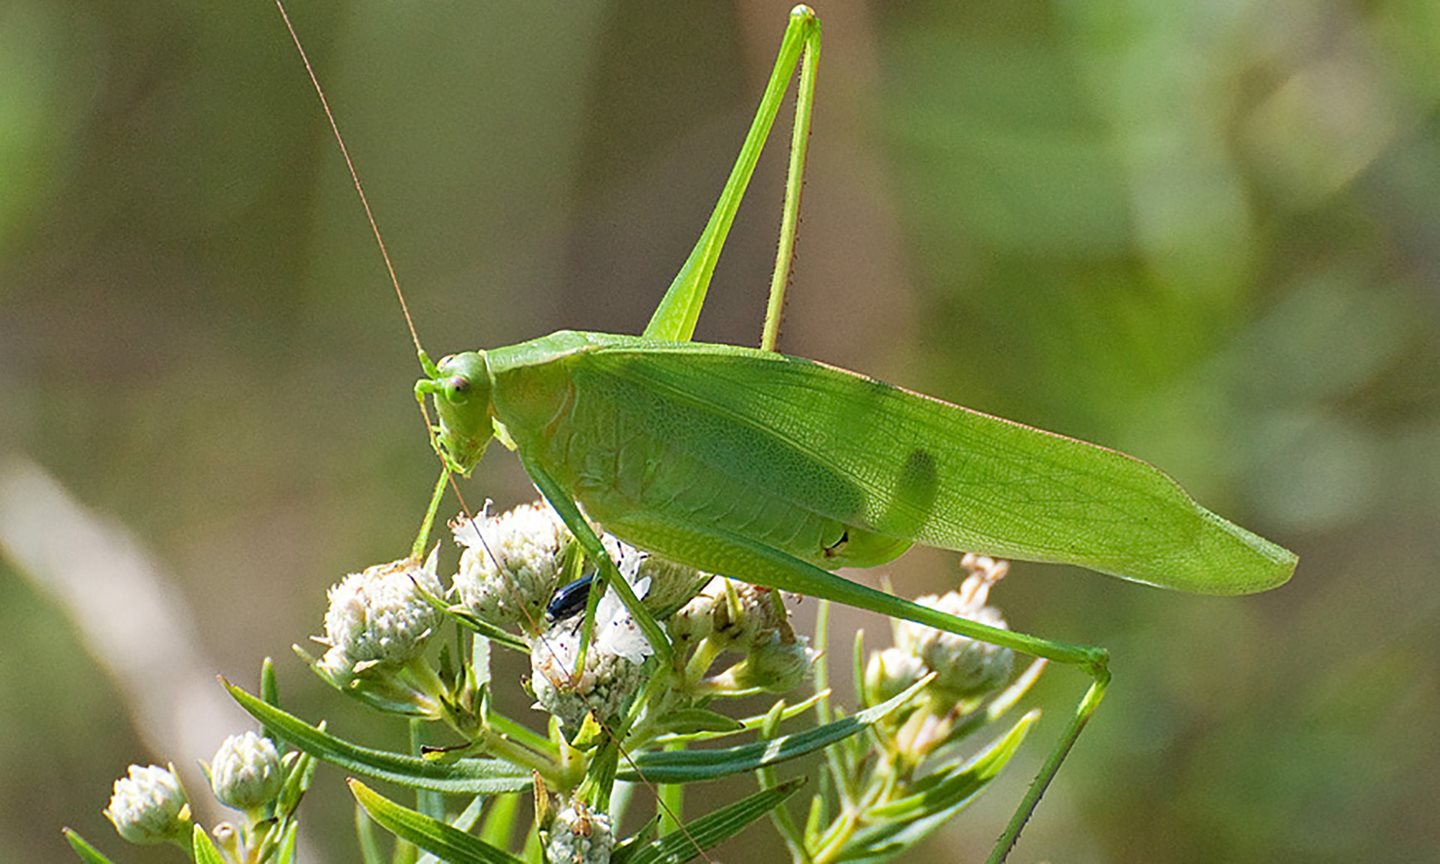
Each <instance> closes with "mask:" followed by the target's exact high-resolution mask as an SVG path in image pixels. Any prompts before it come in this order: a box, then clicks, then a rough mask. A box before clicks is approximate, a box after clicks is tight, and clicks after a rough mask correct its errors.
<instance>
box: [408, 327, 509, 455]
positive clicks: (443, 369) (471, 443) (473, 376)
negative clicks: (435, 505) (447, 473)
mask: <svg viewBox="0 0 1440 864" xmlns="http://www.w3.org/2000/svg"><path fill="white" fill-rule="evenodd" d="M424 362H425V360H424V359H422V363H424ZM426 373H427V374H428V375H429V376H430V377H428V378H422V379H421V380H420V381H418V382H416V384H415V393H416V395H417V396H418V397H420V398H421V399H424V397H425V396H426V395H427V394H428V395H430V396H431V397H433V398H434V402H435V413H436V414H437V415H438V416H439V419H440V428H439V430H438V431H437V434H436V445H437V446H438V448H439V450H440V455H441V456H442V457H443V458H444V459H445V464H446V465H447V466H448V467H449V468H450V470H452V471H454V472H456V473H457V474H461V475H463V476H469V474H470V472H471V471H473V470H474V469H475V466H476V465H477V464H479V462H480V457H481V456H484V455H485V447H486V445H488V444H489V443H490V439H491V438H493V437H494V435H495V427H494V421H493V419H492V418H493V413H492V412H493V410H494V406H493V404H492V403H491V401H490V370H489V368H488V367H487V366H486V365H485V352H483V351H466V352H464V353H461V354H451V355H450V356H448V357H445V358H442V359H441V360H440V362H439V363H438V364H433V365H428V364H427V368H426Z"/></svg>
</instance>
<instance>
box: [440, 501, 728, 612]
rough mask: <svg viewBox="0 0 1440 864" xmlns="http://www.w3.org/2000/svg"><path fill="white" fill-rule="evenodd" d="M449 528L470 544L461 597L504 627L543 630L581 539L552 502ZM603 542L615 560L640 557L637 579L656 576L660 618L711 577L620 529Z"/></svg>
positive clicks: (651, 598) (653, 601)
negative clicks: (639, 545)
mask: <svg viewBox="0 0 1440 864" xmlns="http://www.w3.org/2000/svg"><path fill="white" fill-rule="evenodd" d="M450 529H451V531H452V532H454V534H455V541H456V542H457V543H459V544H460V545H462V546H464V547H465V551H464V552H463V553H462V554H461V556H460V569H459V572H457V573H456V574H455V579H454V585H455V591H456V594H457V595H458V596H459V599H460V602H461V603H463V604H464V605H465V607H466V608H468V609H469V610H470V611H471V612H473V613H474V614H475V616H476V617H478V618H480V619H481V620H483V621H486V622H488V623H491V624H494V625H496V626H498V627H506V628H519V629H520V630H522V631H524V632H526V633H529V634H532V635H534V634H536V633H538V632H539V631H540V630H541V629H542V628H544V627H545V626H546V625H547V623H548V622H547V621H546V618H545V609H546V607H547V606H548V605H549V603H550V598H551V597H553V596H554V595H555V591H556V589H558V588H559V587H560V586H561V585H562V584H564V582H565V581H566V579H565V576H566V574H565V562H566V558H567V557H568V556H567V549H568V548H569V547H570V545H571V544H572V543H573V542H574V538H573V537H572V536H571V534H570V531H569V529H567V528H566V527H565V524H564V523H563V522H561V521H560V517H559V516H558V515H557V514H556V513H555V511H554V510H553V509H551V507H550V505H549V504H548V503H546V502H545V501H544V500H539V501H534V502H532V503H530V504H522V505H520V506H519V507H516V508H514V509H512V510H507V511H506V512H504V513H501V514H500V515H498V516H488V517H483V518H480V519H477V520H473V521H472V520H470V519H457V520H455V521H454V522H452V523H451V524H450ZM600 540H601V542H602V543H603V544H604V545H605V550H606V551H607V552H608V553H609V554H610V558H611V560H614V561H628V560H631V559H634V560H636V561H638V562H639V564H638V567H639V570H638V578H647V579H649V580H650V593H649V595H648V596H646V598H645V606H646V608H648V609H650V611H652V612H654V613H655V614H656V615H657V616H658V617H662V618H663V617H665V616H666V615H669V614H670V613H672V612H674V611H675V610H676V609H677V608H679V607H680V606H681V605H683V604H684V603H685V601H686V600H689V599H690V598H691V597H693V596H695V592H696V591H698V590H699V589H700V586H701V585H703V584H704V583H705V581H706V580H708V579H709V578H710V577H709V576H708V575H707V574H704V573H701V572H699V571H698V570H696V569H695V568H694V567H686V566H684V565H683V564H676V563H674V562H673V561H669V560H667V559H665V558H661V557H660V556H658V555H650V554H649V553H644V552H641V551H640V550H638V549H636V548H635V547H633V546H631V545H629V544H628V543H625V542H624V541H623V540H621V539H619V538H618V537H616V536H614V535H613V534H606V533H601V534H600ZM492 553H493V557H492ZM496 559H498V561H499V564H498V566H497V563H496Z"/></svg>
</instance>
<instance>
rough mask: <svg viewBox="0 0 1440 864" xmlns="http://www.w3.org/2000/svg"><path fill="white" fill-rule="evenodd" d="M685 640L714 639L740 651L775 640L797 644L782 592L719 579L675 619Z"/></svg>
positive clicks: (677, 632) (675, 627) (673, 628)
mask: <svg viewBox="0 0 1440 864" xmlns="http://www.w3.org/2000/svg"><path fill="white" fill-rule="evenodd" d="M670 628H671V632H672V633H673V634H674V635H675V638H676V639H679V640H681V641H689V640H694V641H698V640H700V639H704V638H707V637H714V638H716V639H719V640H721V641H723V642H724V643H725V644H726V645H727V646H728V647H731V648H734V649H736V650H740V651H748V650H749V649H751V648H756V647H760V646H763V645H766V644H769V643H770V642H772V641H774V640H775V639H776V637H777V636H778V637H779V638H780V640H781V641H793V639H794V631H793V630H791V628H790V613H789V611H788V610H787V609H786V608H785V604H784V603H783V602H781V595H780V593H779V592H777V591H775V590H773V589H770V588H765V587H762V586H759V585H751V584H750V583H748V582H740V581H737V580H733V579H725V578H723V577H719V576H717V577H715V578H713V579H711V580H710V581H709V582H708V583H706V585H705V587H704V589H703V590H701V592H700V593H699V594H696V595H695V597H694V598H693V599H691V600H690V602H688V603H686V604H685V605H684V606H683V607H682V608H681V609H680V611H678V612H676V613H675V616H674V618H672V619H671V624H670Z"/></svg>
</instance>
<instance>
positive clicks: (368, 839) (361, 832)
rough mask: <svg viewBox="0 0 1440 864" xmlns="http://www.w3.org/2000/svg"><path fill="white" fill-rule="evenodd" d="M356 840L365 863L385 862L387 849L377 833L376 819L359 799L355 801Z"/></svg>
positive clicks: (381, 863)
mask: <svg viewBox="0 0 1440 864" xmlns="http://www.w3.org/2000/svg"><path fill="white" fill-rule="evenodd" d="M355 842H356V843H357V844H359V846H360V859H361V860H362V861H363V862H364V864H385V851H384V850H383V849H381V848H380V838H379V837H377V836H376V834H375V820H373V819H371V818H370V814H369V813H366V812H365V808H364V807H361V806H360V802H359V801H356V802H355Z"/></svg>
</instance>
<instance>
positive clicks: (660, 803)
mask: <svg viewBox="0 0 1440 864" xmlns="http://www.w3.org/2000/svg"><path fill="white" fill-rule="evenodd" d="M275 8H277V9H279V10H280V17H281V18H282V19H283V20H284V21H285V29H286V30H287V31H289V33H290V41H291V42H293V43H295V50H296V51H297V52H298V53H299V54H300V60H301V62H303V63H304V64H305V72H306V74H307V75H309V76H310V84H311V86H312V87H314V88H315V95H316V96H318V97H320V105H321V107H323V108H324V109H325V118H326V119H327V120H329V121H330V131H331V132H332V133H334V135H335V143H336V144H338V145H339V146H340V155H342V156H344V157H345V167H346V168H347V169H349V171H350V179H351V180H352V181H354V183H355V193H356V194H357V195H359V196H360V206H362V207H364V208H365V218H366V219H367V220H368V221H369V222H370V231H371V233H372V234H374V235H375V244H376V245H377V246H379V247H380V257H382V258H384V259H385V270H386V272H388V273H389V274H390V284H391V286H393V287H394V289H395V299H397V300H399V301H400V311H401V312H402V313H404V315H405V326H406V327H407V328H408V329H409V330H410V341H411V342H413V343H414V345H415V352H416V353H417V354H418V355H419V356H420V357H421V359H422V362H423V361H424V359H425V357H426V355H425V349H424V348H422V347H421V346H420V334H419V333H417V332H416V330H415V320H414V319H413V318H412V317H411V316H410V305H409V304H408V303H406V302H405V292H404V291H402V290H401V289H400V279H399V277H397V276H396V275H395V265H394V264H393V263H391V261H390V252H389V251H388V250H387V249H386V248H385V238H384V237H382V236H381V234H380V226H379V224H378V223H376V221H375V214H374V212H373V211H372V210H371V209H370V201H369V199H367V198H366V197H365V187H364V186H363V185H362V184H361V183H360V174H359V172H358V171H356V170H355V162H354V160H352V159H351V158H350V148H348V147H346V146H345V136H343V135H341V134H340V126H339V124H337V123H336V122H335V113H334V112H333V111H331V110H330V100H329V99H327V98H325V88H323V87H321V86H320V79H319V78H318V77H316V75H315V68H314V67H313V66H311V65H310V58H309V56H308V55H306V53H305V46H304V45H302V44H301V42H300V35H299V34H298V33H296V32H295V25H294V24H292V23H291V22H290V14H289V13H288V12H286V11H285V4H284V2H282V0H275ZM420 414H421V416H422V417H424V418H425V428H426V429H427V430H429V431H430V434H431V435H432V436H433V435H434V427H433V426H432V425H431V422H430V413H429V412H428V411H427V410H426V409H425V403H424V402H423V401H421V403H420ZM437 453H438V450H437ZM447 480H448V482H449V484H450V488H451V489H452V490H453V491H454V493H455V497H456V499H458V500H459V502H460V509H461V511H462V512H463V513H464V514H465V518H466V519H467V520H468V521H469V523H470V525H471V527H472V528H473V529H474V531H475V534H476V536H477V537H479V538H480V544H481V546H482V547H483V548H484V550H485V553H486V554H487V555H489V556H490V559H491V560H492V561H494V562H495V567H496V569H497V570H500V571H504V569H505V567H504V565H503V564H502V563H501V562H500V559H499V558H497V557H496V556H495V553H493V552H492V551H491V550H490V544H488V543H486V542H485V538H484V536H483V535H481V533H480V523H479V522H477V521H476V519H475V516H474V514H473V513H472V512H471V510H470V507H469V505H467V504H466V503H465V498H464V496H463V495H462V494H461V493H460V486H459V484H458V483H456V481H455V476H454V475H453V474H451V473H449V472H446V474H445V475H443V476H442V480H441V482H442V483H443V482H445V481H447ZM505 584H506V585H507V587H508V588H509V589H510V590H511V591H514V590H516V589H515V587H514V586H513V585H511V584H510V583H505ZM516 605H517V606H518V607H519V608H520V610H521V611H522V612H523V613H524V614H525V617H526V618H527V619H529V623H530V627H531V629H532V630H533V631H535V632H536V633H538V635H539V638H540V640H541V642H542V643H546V647H547V650H550V651H551V654H552V655H554V656H559V655H558V654H556V653H555V652H554V650H553V649H550V648H549V645H548V642H547V640H546V639H545V633H544V629H543V628H541V627H539V624H538V622H537V621H535V620H534V618H532V617H531V616H530V613H529V609H528V608H527V606H526V604H525V603H523V602H521V603H518V604H516ZM573 674H574V673H573V672H572V673H571V675H573ZM551 683H552V684H556V685H558V683H559V682H555V681H552V682H551ZM571 684H572V686H573V681H572V682H571ZM591 716H592V717H594V716H595V715H594V714H592V715H591ZM595 719H596V720H597V722H598V723H599V725H600V728H601V729H602V730H603V731H604V733H605V735H606V736H607V737H608V738H609V739H610V740H611V741H612V742H614V744H615V749H616V750H617V751H618V752H619V754H620V756H621V757H623V758H624V759H625V761H626V762H627V763H629V765H630V766H631V768H632V769H634V771H635V773H636V775H637V776H639V778H640V780H641V782H642V783H643V784H644V785H645V786H646V787H647V788H648V789H649V790H650V793H651V794H652V795H653V796H654V798H655V803H656V806H657V807H659V808H660V809H662V810H664V811H665V813H666V815H667V816H669V817H670V819H671V821H673V822H674V823H675V825H676V826H677V827H678V828H679V830H680V833H681V834H683V835H684V836H685V839H687V840H689V841H690V844H691V845H692V846H694V847H695V851H696V852H697V853H698V854H699V856H700V857H701V858H702V859H703V860H704V861H706V862H707V864H714V862H713V859H712V858H711V857H710V856H709V855H708V854H706V852H705V849H704V847H702V846H701V845H700V843H699V842H698V841H697V840H696V839H695V838H694V837H693V836H692V835H691V834H690V831H689V830H688V829H687V828H686V827H685V823H684V822H683V821H681V819H680V816H679V814H678V813H675V812H673V811H672V810H671V809H670V806H669V805H668V804H666V803H665V799H664V798H663V797H661V796H660V794H659V789H657V788H656V786H655V784H654V783H652V782H651V781H650V780H649V778H647V777H646V776H645V775H644V774H643V773H641V771H640V766H638V765H636V764H635V760H634V759H633V758H631V756H630V754H629V753H628V752H626V750H625V747H624V746H623V745H622V744H621V742H620V739H619V737H618V736H616V735H615V733H614V731H613V730H611V729H610V727H609V726H608V725H607V724H606V723H605V722H604V721H602V720H600V718H598V717H596V718H595Z"/></svg>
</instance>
